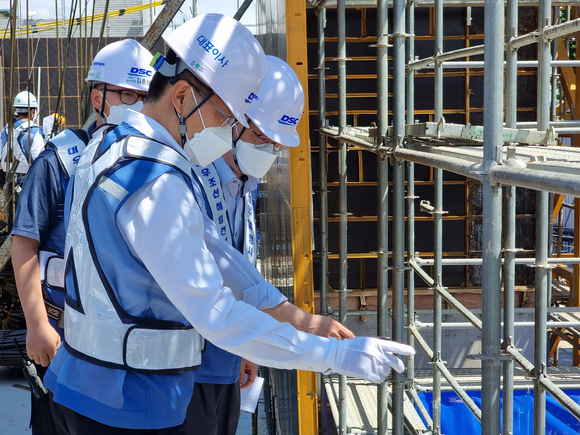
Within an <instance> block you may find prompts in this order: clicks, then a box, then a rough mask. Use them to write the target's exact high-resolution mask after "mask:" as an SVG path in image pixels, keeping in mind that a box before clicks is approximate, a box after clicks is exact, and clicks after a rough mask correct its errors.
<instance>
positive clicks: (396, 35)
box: [379, 0, 406, 435]
mask: <svg viewBox="0 0 580 435" xmlns="http://www.w3.org/2000/svg"><path fill="white" fill-rule="evenodd" d="M405 35H406V32H405V0H394V1H393V95H401V96H403V95H405ZM404 137H405V99H404V98H394V99H393V141H392V143H393V145H394V146H403V139H404ZM379 158H380V157H379ZM392 163H393V224H392V231H391V234H392V235H393V261H392V268H391V271H392V276H393V340H395V341H398V342H403V341H404V339H405V322H404V317H405V165H404V162H402V161H397V160H393V162H392ZM404 383H405V376H404V375H402V374H400V373H396V372H395V373H393V383H392V394H393V406H392V409H393V434H394V435H403V415H404V412H405V410H404V407H403V403H404V394H405V392H404V387H405V384H404Z"/></svg>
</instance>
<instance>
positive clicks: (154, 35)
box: [141, 0, 185, 51]
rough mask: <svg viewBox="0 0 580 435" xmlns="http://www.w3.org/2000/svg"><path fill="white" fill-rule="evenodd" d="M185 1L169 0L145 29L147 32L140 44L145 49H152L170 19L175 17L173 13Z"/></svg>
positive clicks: (175, 12)
mask: <svg viewBox="0 0 580 435" xmlns="http://www.w3.org/2000/svg"><path fill="white" fill-rule="evenodd" d="M183 3H185V0H169V1H168V2H167V3H166V4H165V6H164V7H163V10H162V11H161V13H160V14H159V15H158V16H157V18H156V19H155V21H154V22H153V24H151V26H150V27H149V30H147V33H146V34H145V36H144V37H143V40H142V41H141V45H142V46H143V47H145V48H146V49H147V50H149V51H151V50H153V47H155V44H157V41H159V38H161V35H162V34H163V32H164V31H165V29H167V26H169V24H170V23H171V20H173V18H174V17H175V14H177V12H179V9H180V8H181V6H182V5H183Z"/></svg>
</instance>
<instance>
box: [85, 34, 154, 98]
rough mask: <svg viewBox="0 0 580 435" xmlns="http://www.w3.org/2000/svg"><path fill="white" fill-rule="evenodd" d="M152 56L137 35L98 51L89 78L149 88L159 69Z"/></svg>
mask: <svg viewBox="0 0 580 435" xmlns="http://www.w3.org/2000/svg"><path fill="white" fill-rule="evenodd" d="M151 59H153V56H151V53H149V51H147V49H146V48H144V47H143V46H142V45H141V44H139V43H138V42H137V41H135V40H134V39H123V40H121V41H117V42H113V43H112V44H109V45H107V46H105V47H103V48H102V49H101V50H100V51H99V52H98V53H97V55H96V56H95V58H94V59H93V63H92V65H91V69H90V70H89V74H88V75H87V78H86V79H85V80H86V81H87V82H88V83H92V82H98V83H107V84H110V85H114V86H119V87H121V88H127V89H132V90H134V91H145V92H147V91H148V90H149V83H150V82H151V77H152V76H153V73H154V72H155V71H154V70H153V68H151V66H149V63H150V62H151Z"/></svg>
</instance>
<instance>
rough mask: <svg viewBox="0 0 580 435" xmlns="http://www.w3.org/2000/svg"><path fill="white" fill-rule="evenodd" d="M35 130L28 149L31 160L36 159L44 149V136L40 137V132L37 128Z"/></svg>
mask: <svg viewBox="0 0 580 435" xmlns="http://www.w3.org/2000/svg"><path fill="white" fill-rule="evenodd" d="M35 130H36V134H35V135H34V137H33V138H32V145H31V147H30V157H31V159H32V160H34V159H36V158H37V157H38V156H39V155H40V153H41V152H42V150H43V149H44V136H43V135H42V130H41V129H40V128H38V127H37V128H36V129H35Z"/></svg>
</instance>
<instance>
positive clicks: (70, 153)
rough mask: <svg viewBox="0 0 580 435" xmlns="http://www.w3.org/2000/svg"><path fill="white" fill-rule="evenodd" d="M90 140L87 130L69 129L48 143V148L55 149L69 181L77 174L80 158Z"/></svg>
mask: <svg viewBox="0 0 580 435" xmlns="http://www.w3.org/2000/svg"><path fill="white" fill-rule="evenodd" d="M89 139H90V138H89V135H88V133H87V132H86V131H85V130H82V129H77V130H73V129H70V128H69V129H67V130H65V131H63V132H62V133H60V134H58V135H57V136H55V137H53V138H52V139H51V140H50V142H48V145H47V146H48V147H51V148H52V149H54V151H55V153H56V156H57V158H58V162H59V164H60V167H61V169H62V172H63V174H64V176H65V178H66V179H67V180H68V179H69V178H70V177H71V176H72V175H73V174H74V173H75V171H76V167H77V164H78V161H79V158H80V156H81V154H82V152H83V150H84V149H85V147H86V146H87V143H88V142H89Z"/></svg>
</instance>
